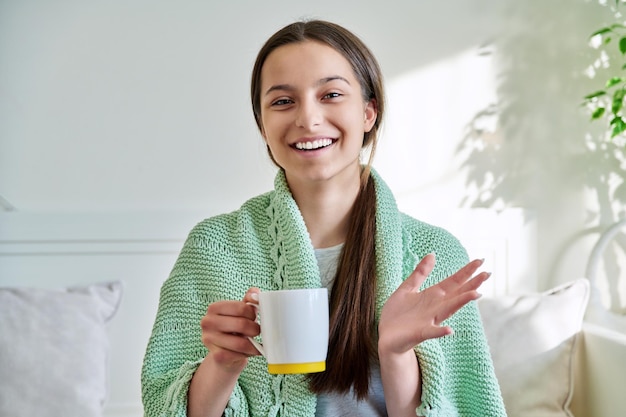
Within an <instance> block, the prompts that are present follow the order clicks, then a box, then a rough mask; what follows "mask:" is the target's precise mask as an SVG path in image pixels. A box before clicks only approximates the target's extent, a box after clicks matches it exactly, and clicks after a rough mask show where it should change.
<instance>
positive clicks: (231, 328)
mask: <svg viewBox="0 0 626 417" xmlns="http://www.w3.org/2000/svg"><path fill="white" fill-rule="evenodd" d="M238 304H241V305H242V309H241V310H239V309H237V311H243V312H244V313H243V314H223V313H224V312H230V310H229V309H228V308H223V309H222V310H221V311H220V312H219V313H216V312H214V311H212V309H211V306H210V307H209V311H208V312H207V314H206V315H205V316H204V317H203V318H202V320H201V322H200V325H201V327H202V329H203V330H209V331H217V332H222V333H237V334H243V335H246V336H256V335H257V334H259V324H258V323H257V322H256V321H255V320H256V312H254V308H253V307H252V306H249V305H246V304H243V303H238ZM248 312H250V313H251V314H248Z"/></svg>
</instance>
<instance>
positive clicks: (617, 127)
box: [611, 117, 626, 138]
mask: <svg viewBox="0 0 626 417" xmlns="http://www.w3.org/2000/svg"><path fill="white" fill-rule="evenodd" d="M616 119H617V121H616V122H615V123H614V124H613V132H611V137H612V138H614V137H615V136H617V135H619V134H620V133H622V132H623V131H625V130H626V122H625V121H624V119H622V118H621V117H616Z"/></svg>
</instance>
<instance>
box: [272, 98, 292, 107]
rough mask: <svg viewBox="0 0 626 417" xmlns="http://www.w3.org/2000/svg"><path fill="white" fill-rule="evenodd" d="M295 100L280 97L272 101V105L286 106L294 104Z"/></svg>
mask: <svg viewBox="0 0 626 417" xmlns="http://www.w3.org/2000/svg"><path fill="white" fill-rule="evenodd" d="M292 103H293V100H291V99H288V98H279V99H278V100H274V101H272V103H271V105H272V106H286V105H288V104H292Z"/></svg>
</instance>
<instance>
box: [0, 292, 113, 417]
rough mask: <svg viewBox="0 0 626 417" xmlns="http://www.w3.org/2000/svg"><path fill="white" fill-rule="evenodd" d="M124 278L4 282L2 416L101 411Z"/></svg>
mask: <svg viewBox="0 0 626 417" xmlns="http://www.w3.org/2000/svg"><path fill="white" fill-rule="evenodd" d="M121 294H122V284H121V283H120V282H110V283H102V284H95V285H91V286H86V287H76V288H67V289H63V290H44V289H33V288H0V416H11V417H27V416H28V417H32V416H37V417H48V416H49V417H59V416H63V417H100V416H101V415H102V411H103V407H104V402H105V400H106V397H107V367H108V351H109V345H108V336H107V332H106V327H105V324H106V323H107V322H108V321H109V320H110V319H111V318H112V317H113V316H114V315H115V313H116V311H117V308H118V306H119V303H120V299H121Z"/></svg>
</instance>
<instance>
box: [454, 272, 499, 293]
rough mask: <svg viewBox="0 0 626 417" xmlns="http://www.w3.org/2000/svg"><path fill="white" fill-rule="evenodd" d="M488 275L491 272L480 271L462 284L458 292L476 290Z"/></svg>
mask: <svg viewBox="0 0 626 417" xmlns="http://www.w3.org/2000/svg"><path fill="white" fill-rule="evenodd" d="M490 276H491V272H481V273H480V274H478V275H476V276H474V277H472V279H470V280H469V281H467V282H466V283H465V284H463V286H462V287H461V288H460V289H459V293H461V292H467V291H476V290H478V288H480V286H481V285H483V284H484V283H485V281H487V280H488V279H489V277H490Z"/></svg>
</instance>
